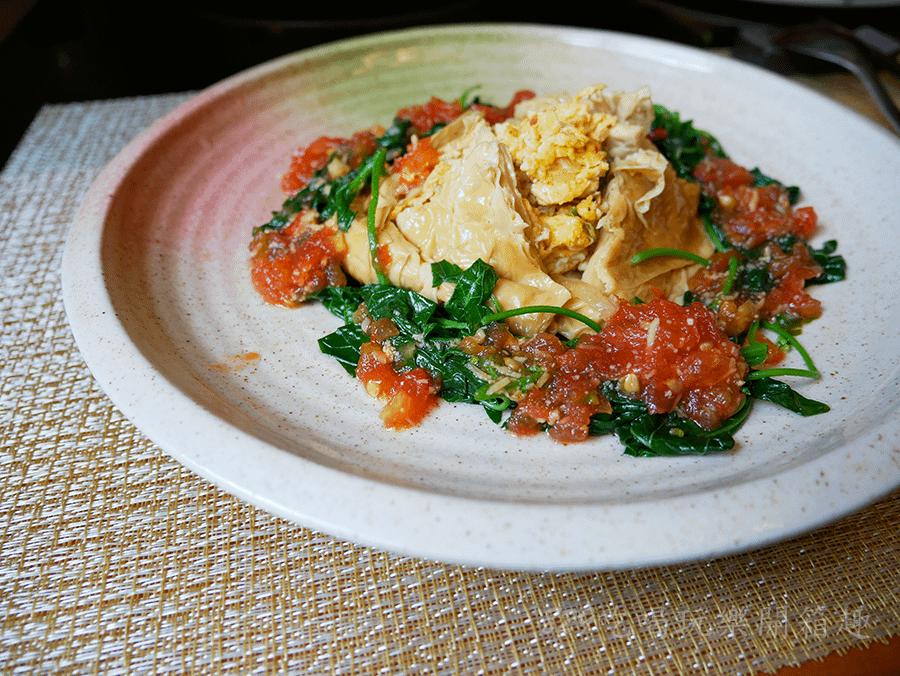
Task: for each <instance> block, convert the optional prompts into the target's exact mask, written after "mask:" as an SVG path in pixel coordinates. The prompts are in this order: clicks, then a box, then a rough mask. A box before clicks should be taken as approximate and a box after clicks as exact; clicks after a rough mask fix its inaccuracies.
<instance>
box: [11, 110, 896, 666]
mask: <svg viewBox="0 0 900 676" xmlns="http://www.w3.org/2000/svg"><path fill="white" fill-rule="evenodd" d="M187 98H188V96H187V95H169V96H158V97H149V98H138V99H129V100H115V101H107V102H97V103H85V104H69V105H54V106H47V107H44V108H43V109H42V110H41V111H40V113H39V115H38V116H37V118H36V120H35V121H34V123H33V125H32V126H31V128H30V130H29V131H28V133H27V135H26V137H25V138H24V140H23V141H22V143H21V145H20V147H19V148H18V150H17V152H16V153H15V154H14V156H13V157H12V158H11V159H10V162H9V163H8V164H7V166H6V168H5V169H4V171H3V173H2V175H0V246H2V250H0V251H2V256H0V258H2V276H0V280H2V284H3V293H2V300H0V304H2V318H3V320H2V337H0V372H2V381H0V382H2V386H0V387H2V389H0V421H2V432H0V437H2V439H0V665H2V669H3V670H4V671H6V672H7V673H35V672H43V673H104V674H137V673H161V674H168V673H179V674H180V673H190V672H193V673H213V672H222V673H235V674H251V673H314V674H362V673H365V674H370V673H373V674H374V673H379V674H398V673H428V674H457V673H460V674H494V673H514V674H526V673H552V674H564V673H572V674H663V673H708V674H752V673H762V672H766V671H773V670H775V669H776V668H778V667H779V666H782V665H784V664H789V663H796V662H797V661H800V660H805V659H807V658H809V657H821V656H824V655H825V654H827V653H829V652H830V651H832V650H835V649H841V650H844V649H847V648H849V647H850V646H854V645H860V644H864V643H868V642H871V641H873V640H885V639H886V638H887V637H889V636H891V635H894V634H897V633H900V611H898V608H900V573H898V569H900V565H898V564H900V550H898V535H900V492H898V493H895V494H893V495H892V496H889V497H887V498H885V499H883V500H881V501H880V502H878V503H877V504H875V505H873V506H871V507H870V508H868V509H866V510H864V511H863V512H861V513H858V514H856V515H853V516H850V517H848V518H845V519H843V520H841V521H839V522H838V523H836V524H834V525H832V526H830V527H827V528H823V529H821V530H819V531H817V532H815V533H811V534H809V535H806V536H804V537H800V538H797V539H794V540H792V541H789V542H786V543H783V544H780V545H778V546H771V547H767V548H765V549H761V550H758V551H754V552H751V553H747V554H741V555H735V556H729V557H726V558H723V559H719V560H715V561H709V562H699V563H692V564H686V565H683V566H667V567H659V568H648V569H641V570H634V571H625V572H615V573H597V574H516V573H506V572H496V571H490V570H481V569H465V568H461V567H454V566H444V565H439V564H435V563H431V562H426V561H420V560H416V559H412V558H407V557H401V556H396V555H392V554H389V553H385V552H381V551H375V550H371V549H367V548H364V547H360V546H355V545H352V544H348V543H345V542H340V541H336V540H334V539H332V538H330V537H327V536H324V535H322V534H319V533H316V532H313V531H310V530H307V529H305V528H301V527H298V526H295V525H292V524H290V523H287V522H285V521H283V520H281V519H278V518H275V517H273V516H270V515H268V514H266V513H265V512H262V511H260V510H258V509H256V508H253V507H250V506H248V505H246V504H243V503H241V502H239V501H238V500H236V499H234V498H232V497H230V496H229V495H227V494H225V493H223V492H221V491H219V490H218V489H217V488H215V487H213V486H211V485H210V484H208V483H206V482H205V481H203V480H201V479H199V478H197V477H196V476H194V475H193V474H191V473H190V472H188V471H187V470H185V469H183V468H182V467H181V466H180V465H178V464H177V463H175V462H174V461H172V460H171V459H169V458H168V457H167V456H164V455H163V454H162V453H161V452H160V451H159V450H158V449H157V448H156V447H155V446H154V445H153V444H152V443H151V442H150V441H148V440H147V439H146V438H145V437H144V436H142V434H141V433H140V432H138V431H137V430H136V429H135V428H134V427H133V426H132V425H131V424H130V423H129V422H127V421H126V420H125V419H124V418H123V416H122V415H121V414H119V413H118V412H117V410H116V409H115V407H113V406H112V404H111V403H110V401H109V400H108V399H107V398H106V397H105V395H104V394H103V393H102V392H101V391H100V390H99V388H98V386H97V385H96V384H95V382H94V380H93V379H92V377H91V376H90V374H89V372H88V370H87V368H86V367H85V365H84V362H83V361H82V358H81V356H80V354H79V352H78V350H77V348H76V347H75V345H74V343H73V340H72V336H71V334H70V332H69V329H68V326H67V324H66V319H65V316H64V312H63V306H62V300H61V297H60V261H61V255H62V249H63V244H64V238H65V235H66V232H67V228H68V227H69V224H70V222H71V220H72V218H73V216H74V214H75V211H76V209H77V207H78V204H79V201H80V199H81V198H82V196H83V195H84V194H85V192H86V190H87V189H88V187H89V185H90V183H91V181H92V180H93V178H94V176H95V175H96V174H97V172H98V171H99V170H100V169H101V168H102V167H103V166H104V164H105V163H106V162H107V161H108V160H110V159H111V158H112V156H113V155H114V154H115V153H116V152H117V151H118V150H119V149H120V148H121V147H122V146H123V145H124V144H125V143H126V142H127V141H128V140H129V139H130V138H132V137H133V136H135V135H136V134H137V133H138V132H139V131H140V130H142V129H143V128H144V127H146V126H147V125H148V124H149V123H150V122H151V121H153V120H154V119H156V118H157V117H159V116H161V115H162V114H164V113H165V112H167V111H168V110H170V109H171V108H173V107H175V106H176V105H177V104H179V103H181V102H182V101H184V100H186V99H187Z"/></svg>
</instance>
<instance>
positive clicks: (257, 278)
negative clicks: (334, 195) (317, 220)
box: [250, 213, 347, 307]
mask: <svg viewBox="0 0 900 676" xmlns="http://www.w3.org/2000/svg"><path fill="white" fill-rule="evenodd" d="M250 251H251V258H250V279H251V281H252V282H253V286H254V287H255V288H256V290H257V291H258V292H259V294H260V295H261V296H262V297H263V299H265V301H266V302H267V303H271V304H272V305H282V306H284V307H297V306H298V305H300V304H301V303H302V302H303V301H304V300H305V299H306V298H307V297H308V296H309V295H310V294H312V293H315V292H316V291H319V290H321V289H323V288H325V287H326V286H344V285H345V284H346V283H347V278H346V276H345V275H344V272H343V270H342V269H341V264H342V263H343V261H344V257H345V256H346V253H347V251H346V248H344V246H343V243H342V240H339V239H338V238H337V237H336V233H335V231H334V230H332V229H331V228H329V227H328V226H317V225H315V224H314V223H311V222H310V221H309V216H308V215H307V216H306V217H304V214H302V213H301V214H300V215H299V216H297V218H296V219H294V221H293V222H292V223H291V224H290V225H288V226H287V227H286V228H285V229H284V230H283V231H281V232H278V231H275V230H266V231H262V232H260V233H258V234H257V235H256V236H255V237H254V238H253V240H252V241H251V242H250Z"/></svg>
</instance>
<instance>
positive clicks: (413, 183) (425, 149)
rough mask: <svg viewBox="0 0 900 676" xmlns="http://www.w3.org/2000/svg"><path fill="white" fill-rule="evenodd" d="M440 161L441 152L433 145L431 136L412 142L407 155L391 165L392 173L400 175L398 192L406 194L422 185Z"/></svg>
mask: <svg viewBox="0 0 900 676" xmlns="http://www.w3.org/2000/svg"><path fill="white" fill-rule="evenodd" d="M440 161H441V153H440V151H438V150H437V149H435V148H433V147H432V146H431V138H429V137H426V138H423V139H421V140H419V141H418V143H416V144H410V146H409V148H408V149H407V153H406V155H403V156H402V157H398V158H397V159H396V160H395V161H394V164H392V165H391V173H392V174H397V175H398V176H399V178H398V179H397V192H399V193H400V194H403V195H406V194H407V193H409V192H410V191H411V190H412V189H413V188H417V187H419V186H420V185H422V183H424V182H425V179H426V178H428V176H429V174H431V172H432V170H433V169H434V168H435V167H436V166H437V165H438V162H440Z"/></svg>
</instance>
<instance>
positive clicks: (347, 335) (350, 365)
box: [318, 324, 369, 377]
mask: <svg viewBox="0 0 900 676" xmlns="http://www.w3.org/2000/svg"><path fill="white" fill-rule="evenodd" d="M318 342H319V349H320V350H321V351H322V353H323V354H327V355H328V356H330V357H334V358H335V359H336V360H337V362H338V363H339V364H340V365H341V366H343V367H344V370H346V371H347V373H349V374H350V375H351V376H354V377H355V376H356V367H357V366H358V365H359V350H360V347H362V344H363V343H367V342H369V337H368V336H367V335H366V334H365V333H363V331H362V329H360V328H359V325H358V324H345V325H344V326H342V327H341V328H339V329H338V330H337V331H335V332H334V333H329V334H328V335H327V336H323V337H322V338H319V341H318Z"/></svg>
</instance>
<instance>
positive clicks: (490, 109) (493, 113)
mask: <svg viewBox="0 0 900 676" xmlns="http://www.w3.org/2000/svg"><path fill="white" fill-rule="evenodd" d="M533 98H534V92H532V91H528V90H524V89H523V90H521V91H518V92H516V93H515V95H514V96H513V98H512V100H511V101H510V103H509V105H508V106H506V107H505V108H498V107H496V106H486V105H483V104H480V103H476V104H473V105H472V106H471V107H472V108H474V109H475V110H480V111H482V112H483V113H484V116H485V120H486V121H487V122H488V123H489V124H496V123H497V122H503V121H504V120H508V119H509V118H510V117H512V116H513V112H514V110H515V107H516V104H518V103H520V102H522V101H527V100H528V99H533ZM462 114H463V109H462V106H461V105H460V103H459V100H456V101H444V100H442V99H439V98H438V97H436V96H432V97H431V100H430V101H428V103H425V104H423V105H420V106H410V107H409V108H401V109H400V110H399V111H397V117H399V118H400V119H402V120H409V121H410V122H412V126H413V127H414V128H415V130H416V132H417V133H418V134H420V135H421V134H427V133H428V132H430V131H431V130H432V129H433V128H434V126H435V125H436V124H449V123H450V122H453V120H455V119H456V118H457V117H459V116H460V115H462Z"/></svg>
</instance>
